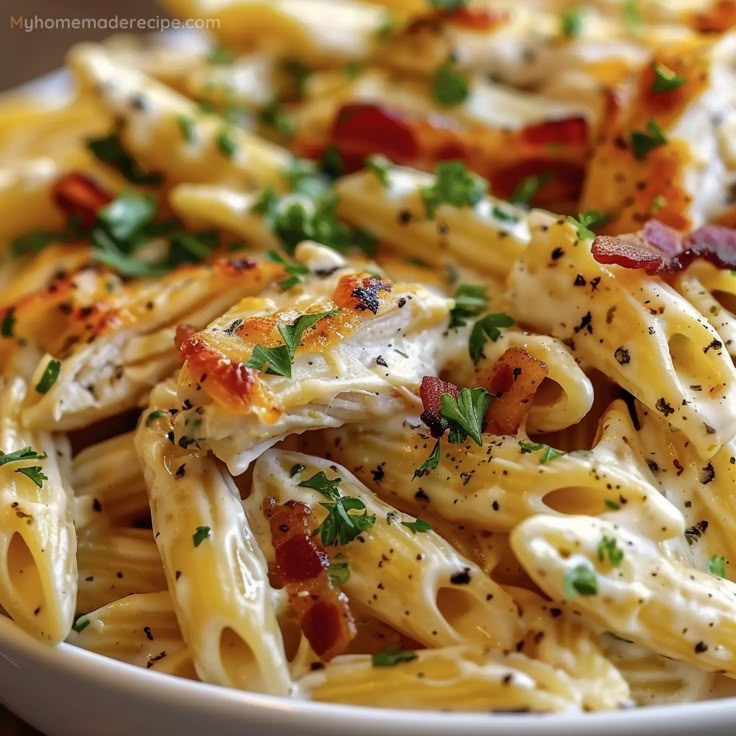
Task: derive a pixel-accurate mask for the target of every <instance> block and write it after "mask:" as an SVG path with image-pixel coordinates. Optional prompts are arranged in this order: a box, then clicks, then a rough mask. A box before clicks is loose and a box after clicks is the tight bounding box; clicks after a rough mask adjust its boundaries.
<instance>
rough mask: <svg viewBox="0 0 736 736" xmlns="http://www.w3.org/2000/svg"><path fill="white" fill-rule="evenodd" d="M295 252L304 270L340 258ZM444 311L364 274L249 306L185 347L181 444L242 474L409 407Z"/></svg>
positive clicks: (347, 272)
mask: <svg viewBox="0 0 736 736" xmlns="http://www.w3.org/2000/svg"><path fill="white" fill-rule="evenodd" d="M296 253H297V258H301V259H302V261H303V262H307V263H309V262H310V261H312V260H314V261H317V262H320V261H321V262H323V263H325V262H328V261H329V259H331V260H332V261H334V258H335V256H334V253H332V252H331V251H326V250H325V249H323V248H318V247H315V246H314V245H308V244H302V245H301V246H299V247H298V248H297V252H296ZM451 306H452V301H451V300H450V299H447V298H444V297H441V296H439V295H437V294H435V293H433V292H431V291H430V290H428V289H426V288H425V287H423V286H420V285H418V284H406V283H393V282H392V281H391V280H390V279H388V278H384V277H380V276H376V275H373V274H371V273H370V272H368V271H366V270H365V268H364V267H362V266H361V265H355V266H351V265H343V266H342V267H340V268H337V269H336V270H334V269H333V270H332V271H331V272H325V271H317V273H314V274H313V275H311V276H309V277H307V278H306V280H305V283H304V284H302V285H297V286H294V287H292V288H291V289H289V290H288V291H286V292H282V291H280V290H279V288H274V289H273V291H271V292H270V293H266V294H264V295H262V296H260V297H255V298H254V297H248V298H245V299H243V300H241V301H240V302H239V303H238V304H237V305H235V306H234V307H233V308H232V309H231V310H230V311H228V312H227V313H226V314H224V315H223V316H222V317H219V318H218V319H216V320H215V321H214V322H212V323H211V324H210V325H209V326H208V327H206V328H205V329H204V330H201V331H199V332H195V333H193V334H190V335H188V336H184V337H183V338H182V339H181V340H180V350H181V353H182V356H183V358H184V360H185V363H184V366H183V368H182V370H181V373H180V376H179V386H178V393H179V398H180V400H181V401H182V409H183V410H182V411H180V412H179V413H178V414H177V416H176V421H175V431H176V441H177V442H178V443H179V444H180V445H183V446H187V445H188V444H191V443H196V444H198V445H199V446H200V447H204V448H207V449H210V450H211V451H212V452H213V453H214V454H215V455H216V456H217V457H219V458H220V459H221V460H223V461H224V462H226V463H227V465H228V467H229V469H230V471H231V472H232V473H233V474H235V475H237V474H240V473H242V472H244V471H245V470H246V469H247V467H248V465H249V464H250V463H251V462H252V461H253V460H255V459H256V458H257V457H258V456H259V455H260V454H261V453H262V452H263V451H264V450H265V449H267V448H268V447H270V446H271V445H273V444H275V443H276V442H278V441H279V440H281V439H283V438H284V437H286V436H288V435H290V434H292V433H301V432H304V431H306V430H310V429H319V428H323V427H339V426H341V425H342V424H345V423H348V422H355V421H363V422H365V421H366V420H367V419H368V420H369V419H370V418H376V419H378V418H380V417H385V416H388V415H390V414H392V413H394V412H396V411H405V410H406V409H407V406H415V407H416V405H417V404H418V399H417V397H416V392H417V389H418V386H419V383H420V381H421V379H422V376H424V375H427V374H428V373H436V367H437V366H436V359H437V353H438V351H439V342H440V335H441V333H442V331H443V330H444V328H445V326H446V324H447V316H448V311H449V309H450V307H451Z"/></svg>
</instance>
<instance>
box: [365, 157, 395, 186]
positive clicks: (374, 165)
mask: <svg viewBox="0 0 736 736" xmlns="http://www.w3.org/2000/svg"><path fill="white" fill-rule="evenodd" d="M365 165H366V168H367V169H370V171H372V172H373V173H374V174H375V175H376V177H377V178H378V181H380V182H381V186H382V187H383V188H384V189H390V188H391V178H390V176H389V172H390V171H391V162H390V161H389V160H388V159H387V158H386V157H385V156H382V155H381V154H380V153H374V154H373V155H372V156H368V158H366V160H365Z"/></svg>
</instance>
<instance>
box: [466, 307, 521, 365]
mask: <svg viewBox="0 0 736 736" xmlns="http://www.w3.org/2000/svg"><path fill="white" fill-rule="evenodd" d="M513 324H514V320H513V318H512V317H510V316H509V315H508V314H504V313H503V312H498V313H496V314H487V315H486V316H485V317H481V318H480V319H479V320H478V321H477V322H476V323H475V324H474V325H473V329H472V330H471V331H470V338H469V339H468V351H469V352H470V358H471V359H472V361H473V363H477V362H478V361H479V360H480V359H481V358H482V357H483V348H484V347H485V344H486V340H491V341H492V342H496V340H498V338H499V337H501V330H500V329H499V328H500V327H512V326H513Z"/></svg>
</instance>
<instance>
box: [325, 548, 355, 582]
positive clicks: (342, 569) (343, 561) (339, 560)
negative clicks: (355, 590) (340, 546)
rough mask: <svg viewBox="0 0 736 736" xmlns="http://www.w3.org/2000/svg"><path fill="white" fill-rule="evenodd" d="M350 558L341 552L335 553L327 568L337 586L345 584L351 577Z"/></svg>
mask: <svg viewBox="0 0 736 736" xmlns="http://www.w3.org/2000/svg"><path fill="white" fill-rule="evenodd" d="M349 562H350V561H349V560H348V558H347V557H346V556H345V555H344V554H342V553H340V554H338V555H335V556H334V557H333V559H332V562H330V566H329V567H328V568H327V576H328V577H329V578H330V582H331V583H332V585H333V586H334V587H335V588H339V587H340V586H341V585H345V583H347V581H348V580H349V579H350V567H349Z"/></svg>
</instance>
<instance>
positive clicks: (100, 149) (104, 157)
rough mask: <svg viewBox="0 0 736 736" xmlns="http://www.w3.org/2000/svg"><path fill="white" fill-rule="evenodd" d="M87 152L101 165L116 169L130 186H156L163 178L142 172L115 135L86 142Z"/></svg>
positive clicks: (157, 174)
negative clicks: (101, 163)
mask: <svg viewBox="0 0 736 736" xmlns="http://www.w3.org/2000/svg"><path fill="white" fill-rule="evenodd" d="M87 147H88V148H89V150H90V151H91V152H92V153H93V154H94V155H95V156H96V157H97V158H98V159H99V160H100V161H102V162H103V163H105V164H107V165H108V166H112V167H113V168H115V169H117V170H118V171H119V172H120V173H121V174H122V175H123V176H124V177H125V178H126V179H127V180H128V181H129V182H131V183H132V184H143V185H147V186H157V185H159V184H161V182H162V181H163V176H162V175H161V174H160V173H158V172H156V171H144V170H143V169H142V168H141V167H140V166H139V164H138V162H137V161H136V160H135V159H134V158H133V157H132V156H131V155H130V154H128V153H127V151H126V150H125V149H124V148H123V144H122V143H121V142H120V137H119V136H118V135H117V133H111V134H110V135H107V136H103V137H101V138H90V139H88V140H87Z"/></svg>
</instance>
